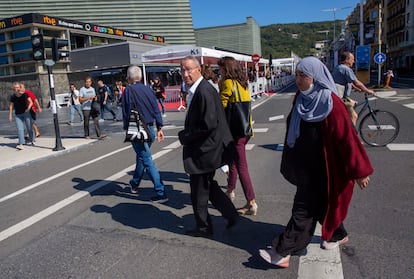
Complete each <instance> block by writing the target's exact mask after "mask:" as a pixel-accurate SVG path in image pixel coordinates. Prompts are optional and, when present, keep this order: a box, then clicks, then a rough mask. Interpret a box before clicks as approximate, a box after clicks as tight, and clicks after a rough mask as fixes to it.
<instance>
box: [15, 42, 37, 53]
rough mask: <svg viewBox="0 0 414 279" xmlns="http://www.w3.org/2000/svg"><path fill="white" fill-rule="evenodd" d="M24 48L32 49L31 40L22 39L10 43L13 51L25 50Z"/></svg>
mask: <svg viewBox="0 0 414 279" xmlns="http://www.w3.org/2000/svg"><path fill="white" fill-rule="evenodd" d="M25 49H32V42H31V41H24V42H20V43H14V44H12V50H13V51H19V50H25Z"/></svg>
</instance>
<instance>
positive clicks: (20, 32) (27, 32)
mask: <svg viewBox="0 0 414 279" xmlns="http://www.w3.org/2000/svg"><path fill="white" fill-rule="evenodd" d="M30 35H32V33H31V32H30V28H27V29H22V30H17V31H14V32H11V39H18V38H24V37H29V36H30Z"/></svg>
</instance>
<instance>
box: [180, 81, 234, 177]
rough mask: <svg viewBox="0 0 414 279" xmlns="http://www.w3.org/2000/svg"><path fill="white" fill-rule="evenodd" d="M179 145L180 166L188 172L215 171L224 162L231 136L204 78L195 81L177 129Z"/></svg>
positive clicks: (215, 98)
mask: <svg viewBox="0 0 414 279" xmlns="http://www.w3.org/2000/svg"><path fill="white" fill-rule="evenodd" d="M178 136H179V139H180V142H181V144H182V145H184V147H183V161H184V169H185V171H186V172H187V173H189V174H203V173H208V172H212V171H215V170H216V169H217V168H219V167H221V166H222V165H223V164H224V163H225V162H224V157H223V156H224V154H225V153H224V152H225V149H226V148H228V147H229V146H230V144H231V143H232V141H233V138H232V136H231V133H230V129H229V127H228V125H227V121H226V117H225V114H224V108H223V105H222V104H221V101H220V98H219V95H218V94H217V91H216V89H214V87H213V86H212V85H211V84H210V83H209V82H208V81H207V80H205V79H203V80H202V81H201V82H200V84H199V85H198V87H197V89H196V92H194V96H193V98H192V100H191V105H190V108H189V110H188V112H187V116H186V119H185V124H184V130H182V131H180V132H179V133H178Z"/></svg>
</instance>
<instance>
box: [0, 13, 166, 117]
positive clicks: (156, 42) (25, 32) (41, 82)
mask: <svg viewBox="0 0 414 279" xmlns="http://www.w3.org/2000/svg"><path fill="white" fill-rule="evenodd" d="M35 34H42V35H43V41H44V50H45V59H46V60H51V59H52V45H51V41H52V39H53V38H60V39H66V40H67V41H68V46H67V47H66V48H67V50H69V51H70V55H69V57H68V58H64V59H62V60H59V61H57V62H56V64H55V65H54V66H53V68H52V69H53V74H54V88H55V92H56V93H57V94H58V93H65V92H68V90H69V89H68V88H69V84H70V83H75V84H76V85H77V86H78V87H79V86H81V85H83V79H84V78H85V76H86V75H91V76H94V77H97V78H103V77H102V76H105V74H106V73H110V76H113V78H116V74H117V73H118V74H122V71H123V70H125V69H126V68H127V67H128V66H129V65H131V64H135V65H139V64H141V53H143V52H145V51H148V50H150V49H153V48H157V47H162V46H164V45H165V44H164V42H165V38H164V37H162V36H156V35H151V34H146V33H138V32H133V31H128V30H124V29H119V28H114V27H109V26H102V25H97V24H93V23H85V22H80V21H75V20H70V19H65V18H60V17H55V16H49V15H43V14H37V13H31V14H24V15H20V16H16V17H12V18H4V19H0V109H7V107H8V99H9V96H10V93H11V87H12V83H13V82H14V81H20V82H24V83H25V85H26V87H27V88H30V89H31V90H32V91H33V92H34V93H35V94H36V95H37V96H38V98H39V99H40V100H41V102H43V104H44V105H46V103H47V102H48V100H49V76H48V69H47V66H45V64H44V63H43V62H44V61H35V60H34V59H33V57H32V53H33V51H32V44H31V36H32V35H35ZM114 74H115V75H114ZM111 81H112V80H108V82H111Z"/></svg>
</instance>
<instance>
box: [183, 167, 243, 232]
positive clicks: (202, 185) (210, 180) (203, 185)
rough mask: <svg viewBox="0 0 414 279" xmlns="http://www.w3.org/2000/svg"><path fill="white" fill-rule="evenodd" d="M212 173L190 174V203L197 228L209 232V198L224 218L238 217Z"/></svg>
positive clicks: (210, 224)
mask: <svg viewBox="0 0 414 279" xmlns="http://www.w3.org/2000/svg"><path fill="white" fill-rule="evenodd" d="M214 174H215V172H209V173H205V174H192V175H190V188H191V203H192V205H193V211H194V216H195V219H196V225H197V228H198V229H200V230H204V231H205V230H207V231H210V232H212V231H213V226H212V223H211V217H210V215H209V213H208V201H209V200H210V202H211V203H212V205H213V206H214V207H215V208H216V209H217V210H218V211H219V212H220V213H221V215H223V217H224V218H225V219H227V220H233V219H234V218H237V217H238V213H237V210H236V208H235V207H234V205H233V203H232V202H231V200H230V199H229V198H228V197H227V195H226V194H225V193H224V192H223V191H222V190H221V189H220V186H219V185H218V183H217V181H215V180H214Z"/></svg>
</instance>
